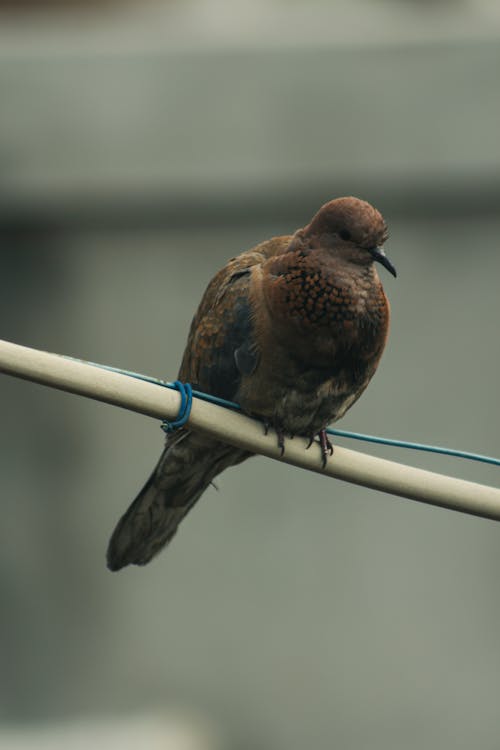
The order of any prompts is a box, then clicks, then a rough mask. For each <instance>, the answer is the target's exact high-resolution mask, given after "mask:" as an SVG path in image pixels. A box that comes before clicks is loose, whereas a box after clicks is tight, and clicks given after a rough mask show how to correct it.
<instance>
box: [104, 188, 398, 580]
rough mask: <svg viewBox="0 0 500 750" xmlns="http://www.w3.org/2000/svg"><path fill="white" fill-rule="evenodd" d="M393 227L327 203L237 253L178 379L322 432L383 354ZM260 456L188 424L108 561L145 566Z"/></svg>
mask: <svg viewBox="0 0 500 750" xmlns="http://www.w3.org/2000/svg"><path fill="white" fill-rule="evenodd" d="M386 239H387V227H386V224H385V222H384V219H383V218H382V216H381V215H380V213H379V212H378V211H377V210H376V209H375V208H373V206H371V205H370V204H369V203H366V202H365V201H362V200H359V199H357V198H338V199H337V200H333V201H330V202H329V203H326V204H325V205H324V206H322V208H320V210H319V211H318V212H317V214H316V215H315V216H314V217H313V218H312V220H311V222H310V223H309V224H308V225H307V226H306V227H304V228H303V229H299V230H298V231H296V232H295V234H293V235H291V236H283V237H274V238H272V239H270V240H267V241H266V242H263V243H261V244H260V245H257V246H256V247H254V248H252V249H251V250H248V251H247V252H244V253H242V254H241V255H238V256H237V257H236V258H232V259H231V260H230V261H229V262H228V263H227V265H226V266H224V268H223V269H222V270H220V271H219V272H218V273H217V274H216V276H214V278H213V279H212V281H211V282H210V284H209V285H208V288H207V290H206V292H205V294H204V296H203V299H202V300H201V303H200V306H199V308H198V311H197V312H196V315H195V316H194V319H193V322H192V324H191V330H190V333H189V338H188V342H187V346H186V350H185V352H184V358H183V360H182V365H181V368H180V371H179V376H178V378H179V380H181V381H183V382H189V383H191V385H192V386H193V387H194V388H196V389H197V390H200V391H204V392H206V393H211V394H212V395H214V396H219V397H221V398H225V399H228V400H231V401H236V402H237V403H239V404H240V405H241V407H242V409H243V411H245V412H246V413H247V414H250V415H253V416H257V417H259V418H260V419H262V420H263V421H264V422H265V424H266V425H267V426H272V427H273V428H274V429H275V430H276V432H277V435H278V442H279V444H280V445H281V446H282V449H283V446H284V437H285V435H292V436H293V435H304V436H307V437H309V438H310V440H311V441H312V440H313V439H314V437H315V436H319V439H320V442H321V446H322V452H323V460H324V461H326V456H327V453H328V452H331V450H332V448H331V445H330V443H329V441H328V439H327V437H326V433H325V428H326V426H327V425H328V424H330V423H332V422H335V421H336V420H338V419H340V418H341V417H342V416H343V415H344V414H345V412H346V411H347V409H349V408H350V407H351V406H352V405H353V404H354V402H355V401H356V400H357V399H358V398H359V397H360V395H361V394H362V393H363V391H364V390H365V388H366V386H367V385H368V383H369V381H370V379H371V378H372V376H373V374H374V372H375V370H376V368H377V365H378V363H379V360H380V357H381V355H382V352H383V349H384V346H385V343H386V340H387V334H388V329H389V303H388V301H387V298H386V296H385V294H384V290H383V288H382V284H381V283H380V279H379V277H378V274H377V271H376V269H375V266H374V263H375V262H379V263H381V264H382V265H383V266H385V268H386V269H387V270H388V271H390V273H392V274H393V275H394V276H396V270H395V268H394V266H393V265H392V263H391V262H390V261H389V259H388V258H387V257H386V255H385V254H384V251H383V249H382V245H383V243H384V241H385V240H386ZM250 455H251V454H249V453H248V452H246V451H244V450H241V449H238V448H234V447H232V446H229V445H226V444H224V443H221V442H216V441H214V440H213V439H212V438H210V437H206V436H203V435H200V434H197V433H196V432H192V431H191V430H190V429H189V428H182V429H179V430H178V431H177V432H175V433H173V434H170V435H168V436H167V440H166V445H165V449H164V451H163V453H162V455H161V458H160V460H159V463H158V465H157V466H156V468H155V470H154V471H153V473H152V475H151V476H150V478H149V479H148V481H147V482H146V484H145V486H144V488H143V489H142V491H141V492H140V493H139V495H138V497H137V498H136V499H135V500H134V502H133V503H132V505H131V506H130V508H129V509H128V510H127V512H126V513H125V515H124V516H123V517H122V518H121V519H120V521H119V523H118V525H117V527H116V529H115V531H114V533H113V536H112V537H111V541H110V543H109V548H108V555H107V560H108V567H109V568H110V569H111V570H119V569H120V568H122V567H123V566H125V565H129V564H134V565H145V564H146V563H148V562H149V561H150V560H151V559H152V558H153V557H154V556H155V555H156V554H157V553H158V552H159V551H160V550H161V549H162V547H164V546H165V545H166V544H167V543H168V542H169V541H170V540H171V539H172V537H173V536H174V534H175V532H176V531H177V527H178V525H179V523H180V522H181V520H182V519H183V518H184V516H185V515H186V513H187V512H188V511H189V510H190V509H191V508H192V507H193V505H194V504H195V503H196V501H197V500H198V499H199V497H200V496H201V495H202V493H203V492H204V491H205V489H206V488H207V487H208V485H209V484H210V483H211V482H212V480H213V479H214V477H215V476H217V474H219V473H220V472H221V471H223V470H224V469H226V468H227V467H228V466H233V465H235V464H238V463H240V462H241V461H243V460H245V459H246V458H248V457H249V456H250Z"/></svg>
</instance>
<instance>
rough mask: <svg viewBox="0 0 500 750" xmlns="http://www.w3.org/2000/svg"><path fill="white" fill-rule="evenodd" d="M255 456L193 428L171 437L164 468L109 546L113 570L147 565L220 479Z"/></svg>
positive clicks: (161, 463) (155, 473)
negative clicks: (228, 471) (211, 484)
mask: <svg viewBox="0 0 500 750" xmlns="http://www.w3.org/2000/svg"><path fill="white" fill-rule="evenodd" d="M249 455H250V454H249V453H247V452H246V451H243V450H239V449H237V448H232V447H231V446H229V445H225V444H224V443H218V442H214V441H213V440H212V439H210V438H207V437H205V436H203V435H199V434H196V433H192V432H189V431H187V430H182V431H179V432H177V433H175V434H174V435H172V436H169V437H168V438H167V444H166V446H165V450H164V451H163V453H162V455H161V457H160V460H159V462H158V465H157V466H156V468H155V470H154V471H153V473H152V474H151V476H150V477H149V479H148V481H147V482H146V484H145V485H144V487H143V488H142V490H141V491H140V493H139V494H138V496H137V497H136V499H135V500H134V502H133V503H132V505H131V506H130V507H129V509H128V510H127V511H126V512H125V514H124V515H123V516H122V517H121V519H120V520H119V521H118V524H117V526H116V528H115V530H114V532H113V535H112V537H111V539H110V542H109V546H108V553H107V562H108V568H109V569H110V570H120V568H123V567H124V566H125V565H130V564H132V565H146V563H148V562H149V561H150V560H151V559H152V558H153V557H154V556H155V555H156V554H158V552H159V551H160V550H161V549H162V548H163V547H164V546H165V545H166V544H168V543H169V542H170V540H171V539H172V537H173V536H174V534H175V532H176V531H177V527H178V525H179V523H180V522H181V521H182V519H183V518H184V516H185V515H186V513H188V512H189V511H190V510H191V508H192V507H193V505H194V504H195V503H196V501H197V500H198V499H199V498H200V497H201V495H202V494H203V492H204V491H205V489H206V488H207V487H208V485H209V484H210V482H211V481H212V480H213V479H214V477H216V476H217V474H220V472H221V471H223V470H224V469H226V468H227V467H228V466H232V465H234V464H237V463H240V462H241V461H243V460H244V459H245V458H248V456H249Z"/></svg>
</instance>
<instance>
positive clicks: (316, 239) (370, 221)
mask: <svg viewBox="0 0 500 750" xmlns="http://www.w3.org/2000/svg"><path fill="white" fill-rule="evenodd" d="M297 235H300V239H301V241H302V242H304V243H306V244H308V245H309V247H311V248H315V247H322V248H324V249H327V250H328V251H330V252H331V253H332V254H334V255H336V256H338V257H340V258H343V259H345V260H347V261H350V262H351V263H356V264H359V265H364V266H366V265H369V264H371V263H373V262H374V261H376V262H378V263H381V264H382V265H383V266H384V267H385V268H386V269H387V270H388V271H389V273H392V275H393V276H396V269H395V268H394V266H393V265H392V263H391V261H390V260H389V259H388V257H387V256H386V255H385V253H384V250H383V244H384V242H385V241H386V239H387V236H388V232H387V225H386V223H385V221H384V219H383V218H382V215H381V214H380V213H379V212H378V211H377V209H376V208H373V206H371V205H370V204H369V203H367V202H366V201H362V200H360V199H359V198H352V197H350V198H337V199H336V200H333V201H329V202H328V203H325V205H324V206H322V207H321V208H320V209H319V211H318V212H317V213H316V214H315V215H314V216H313V218H312V219H311V221H310V223H309V224H308V225H307V226H306V227H304V229H302V230H299V232H298V233H297Z"/></svg>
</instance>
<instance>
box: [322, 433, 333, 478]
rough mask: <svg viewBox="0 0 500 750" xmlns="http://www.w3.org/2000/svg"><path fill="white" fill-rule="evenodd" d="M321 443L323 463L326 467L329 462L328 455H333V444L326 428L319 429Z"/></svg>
mask: <svg viewBox="0 0 500 750" xmlns="http://www.w3.org/2000/svg"><path fill="white" fill-rule="evenodd" d="M319 444H320V446H321V463H322V466H323V469H324V468H325V467H326V464H327V462H328V456H333V445H332V444H331V442H330V440H329V439H328V435H327V434H326V430H320V431H319Z"/></svg>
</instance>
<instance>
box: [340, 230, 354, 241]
mask: <svg viewBox="0 0 500 750" xmlns="http://www.w3.org/2000/svg"><path fill="white" fill-rule="evenodd" d="M339 237H340V238H341V239H342V240H345V241H346V242H348V241H349V240H350V239H351V233H350V232H349V231H348V230H347V229H341V230H340V232H339Z"/></svg>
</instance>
